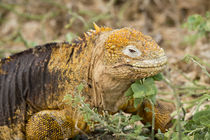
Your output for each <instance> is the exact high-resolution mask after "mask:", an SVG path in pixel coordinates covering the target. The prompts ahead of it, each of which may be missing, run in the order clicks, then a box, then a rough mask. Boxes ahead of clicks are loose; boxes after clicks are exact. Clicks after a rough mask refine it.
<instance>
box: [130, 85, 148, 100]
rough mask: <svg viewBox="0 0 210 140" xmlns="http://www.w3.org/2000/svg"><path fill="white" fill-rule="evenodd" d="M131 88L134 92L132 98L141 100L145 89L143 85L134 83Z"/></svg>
mask: <svg viewBox="0 0 210 140" xmlns="http://www.w3.org/2000/svg"><path fill="white" fill-rule="evenodd" d="M131 88H132V90H133V92H134V94H133V97H134V98H142V97H143V95H144V93H145V89H144V86H143V85H140V84H138V83H134V84H132V85H131Z"/></svg>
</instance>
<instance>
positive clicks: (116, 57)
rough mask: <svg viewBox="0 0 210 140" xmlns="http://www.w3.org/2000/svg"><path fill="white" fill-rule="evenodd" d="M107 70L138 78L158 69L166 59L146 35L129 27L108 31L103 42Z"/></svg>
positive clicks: (123, 76)
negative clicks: (108, 33)
mask: <svg viewBox="0 0 210 140" xmlns="http://www.w3.org/2000/svg"><path fill="white" fill-rule="evenodd" d="M104 47H105V51H104V53H105V55H104V58H103V59H104V64H105V65H106V66H107V71H106V72H107V73H109V74H110V75H112V76H113V77H116V78H122V79H140V78H145V77H149V76H153V75H156V74H158V73H160V72H161V71H162V70H163V69H164V67H165V65H166V62H167V57H166V56H165V53H164V50H163V49H162V48H160V47H159V46H158V44H157V43H156V42H155V41H154V40H153V39H152V38H151V37H149V36H146V35H144V34H142V33H141V32H139V31H136V30H135V29H132V28H122V29H117V30H113V31H111V33H110V35H109V36H108V38H107V39H106V40H105V43H104Z"/></svg>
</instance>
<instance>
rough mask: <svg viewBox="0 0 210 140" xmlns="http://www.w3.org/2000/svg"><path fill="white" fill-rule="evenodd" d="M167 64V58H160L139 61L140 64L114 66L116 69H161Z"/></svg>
mask: <svg viewBox="0 0 210 140" xmlns="http://www.w3.org/2000/svg"><path fill="white" fill-rule="evenodd" d="M166 63H167V56H162V57H159V58H157V59H150V60H143V61H138V62H136V63H133V64H129V63H127V64H120V65H117V66H114V68H118V67H124V66H128V67H132V68H134V69H139V68H144V69H146V68H161V67H164V66H165V65H166Z"/></svg>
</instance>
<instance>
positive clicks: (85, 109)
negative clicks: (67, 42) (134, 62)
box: [64, 74, 162, 140]
mask: <svg viewBox="0 0 210 140" xmlns="http://www.w3.org/2000/svg"><path fill="white" fill-rule="evenodd" d="M161 79H162V76H161V75H160V74H158V75H156V76H154V77H150V78H146V79H144V80H138V81H136V82H135V83H133V84H132V85H131V87H130V88H129V89H128V90H127V91H126V93H125V95H126V96H128V97H129V98H130V97H132V98H134V100H135V106H136V107H137V106H138V105H139V104H141V102H142V101H143V100H144V99H145V100H146V99H148V100H150V101H151V102H152V103H155V96H156V93H157V88H156V86H155V83H154V81H155V80H161ZM83 88H84V84H80V85H79V86H78V87H77V89H76V91H75V92H74V94H73V96H72V95H70V94H67V95H66V96H65V98H64V100H67V101H68V103H69V104H71V106H72V107H73V108H75V109H77V110H79V111H80V112H81V114H83V115H84V119H85V121H86V122H87V123H88V124H89V126H91V128H92V129H94V128H95V127H101V128H102V129H104V130H105V132H104V133H108V132H112V133H113V134H114V135H115V136H117V137H122V138H126V139H137V140H144V139H148V138H149V136H148V135H145V134H143V132H142V128H143V126H142V125H140V124H138V125H137V123H136V122H138V121H140V120H141V118H140V117H139V116H138V115H125V114H124V113H123V112H119V113H116V114H114V115H110V114H109V113H108V112H106V111H103V112H102V113H99V112H98V111H97V109H95V108H93V109H91V108H90V106H89V104H86V103H85V101H84V100H85V99H84V97H83V96H82V94H83V93H82V90H83ZM153 113H154V110H153ZM153 127H154V125H153ZM152 136H153V138H152V139H154V131H153V135H152Z"/></svg>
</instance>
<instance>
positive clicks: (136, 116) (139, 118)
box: [131, 115, 142, 122]
mask: <svg viewBox="0 0 210 140" xmlns="http://www.w3.org/2000/svg"><path fill="white" fill-rule="evenodd" d="M131 119H132V120H133V121H134V122H137V121H140V120H142V118H141V117H140V116H139V115H132V117H131Z"/></svg>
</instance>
